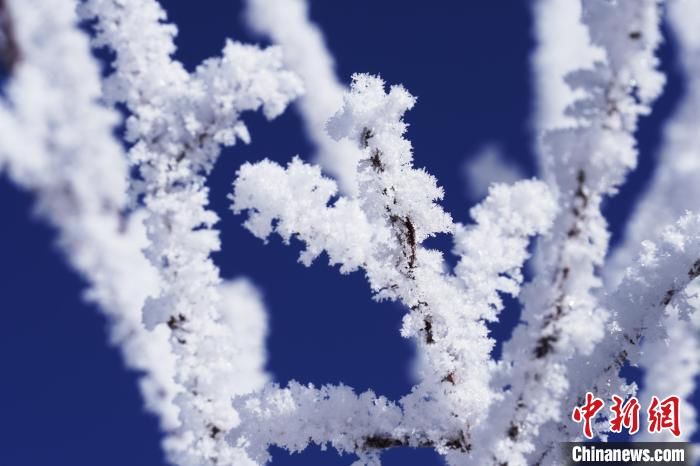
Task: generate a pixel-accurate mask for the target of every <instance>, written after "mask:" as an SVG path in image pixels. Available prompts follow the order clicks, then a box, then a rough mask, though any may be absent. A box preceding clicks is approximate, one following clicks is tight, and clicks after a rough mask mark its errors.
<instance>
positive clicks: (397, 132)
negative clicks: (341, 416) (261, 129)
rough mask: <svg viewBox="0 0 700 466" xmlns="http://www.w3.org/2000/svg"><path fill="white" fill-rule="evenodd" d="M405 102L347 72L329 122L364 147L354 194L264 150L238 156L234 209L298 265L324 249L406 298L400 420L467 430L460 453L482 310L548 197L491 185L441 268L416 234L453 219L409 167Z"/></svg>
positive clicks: (446, 434)
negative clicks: (284, 245)
mask: <svg viewBox="0 0 700 466" xmlns="http://www.w3.org/2000/svg"><path fill="white" fill-rule="evenodd" d="M413 103H414V99H413V97H412V96H411V95H410V94H408V92H406V90H405V89H403V88H402V87H400V86H394V87H392V88H391V89H390V90H389V92H388V93H387V92H385V90H384V83H383V82H382V81H381V80H380V79H378V78H375V77H371V76H368V75H356V76H354V77H353V85H352V88H351V91H350V93H349V94H347V96H346V98H345V104H344V107H343V109H342V110H341V111H340V112H339V113H337V114H336V116H335V117H334V118H333V119H332V120H331V121H330V123H329V131H330V133H331V135H333V136H334V137H336V138H341V137H342V138H348V139H350V140H352V141H354V142H355V143H356V144H357V145H358V146H359V148H360V149H361V150H362V154H363V157H362V159H361V160H360V163H359V164H358V166H357V180H358V186H357V192H358V195H357V197H356V198H353V199H348V198H345V197H340V198H338V199H337V200H336V201H334V202H331V198H333V197H334V196H335V195H336V193H337V187H336V185H335V183H334V182H333V181H331V180H329V179H326V178H323V177H322V175H321V172H320V169H319V168H318V167H313V166H309V165H306V164H304V163H303V162H301V161H300V160H299V159H295V160H293V161H292V162H291V163H290V164H289V166H288V167H287V168H286V169H285V168H283V167H280V166H279V165H277V164H275V163H272V162H269V161H263V162H261V163H258V164H255V165H250V164H246V165H244V166H243V167H241V170H240V172H239V174H238V178H237V180H236V182H235V184H234V194H233V201H234V202H233V210H234V212H241V211H244V210H247V211H248V212H249V218H248V220H247V221H246V222H245V226H246V228H248V229H249V230H250V231H251V232H252V233H253V234H255V235H256V236H258V237H260V238H263V239H266V238H267V237H268V236H269V235H270V234H271V233H273V232H276V233H278V234H279V235H280V236H281V237H282V238H283V239H284V240H285V241H286V242H289V241H290V239H291V238H292V237H297V238H299V239H300V240H301V241H302V242H304V243H305V244H306V249H305V250H304V251H303V252H302V253H301V256H300V260H301V261H302V262H303V263H305V264H306V265H308V264H309V263H310V262H311V261H312V260H313V259H315V258H316V257H317V256H318V255H320V254H321V253H322V252H324V251H325V252H326V253H327V254H328V256H329V262H330V263H331V264H332V265H333V264H339V265H340V270H341V272H343V273H347V272H351V271H353V270H356V269H358V268H362V269H364V271H365V274H366V276H367V278H368V280H369V282H370V286H371V288H372V290H373V291H374V292H375V298H376V299H391V300H397V301H400V302H402V303H404V305H406V307H407V308H408V309H410V313H409V314H407V315H406V317H405V318H404V325H403V328H402V335H404V336H405V337H412V338H414V339H415V340H416V341H417V343H418V344H419V347H420V348H421V353H422V355H421V358H422V361H421V364H420V368H421V369H420V371H421V378H422V381H421V383H420V384H419V385H418V386H416V387H415V388H414V390H413V391H412V393H410V394H409V395H407V396H405V397H404V398H403V399H402V400H401V406H402V408H403V411H404V416H405V420H404V422H405V423H406V425H408V426H410V427H411V428H413V429H418V430H419V431H421V432H426V433H428V432H430V433H431V434H430V435H428V434H426V435H427V437H426V438H424V439H423V441H425V442H427V441H429V442H432V443H433V444H434V445H435V446H436V448H437V449H438V450H441V451H443V452H445V451H447V450H449V448H448V447H447V443H448V442H450V441H453V439H454V438H464V439H465V441H464V443H463V444H462V445H461V447H460V448H459V450H461V451H462V452H467V451H468V450H469V449H470V448H471V446H470V444H469V438H468V437H469V434H468V432H469V429H470V426H472V425H474V424H476V423H478V422H480V421H481V420H482V416H483V413H484V411H485V408H486V407H487V406H488V405H489V404H490V403H491V402H492V401H493V399H494V394H493V392H491V391H490V390H489V388H488V384H489V377H490V375H489V374H490V368H489V366H490V364H489V352H490V350H491V347H492V344H493V341H492V340H491V339H490V338H488V336H487V330H486V327H485V325H484V319H494V318H495V316H496V315H497V313H498V311H500V310H501V308H502V303H501V302H500V299H499V297H498V292H506V293H512V294H517V292H518V290H519V285H520V282H521V281H522V276H521V273H520V267H521V266H522V263H523V262H524V260H525V259H526V258H527V252H526V250H527V244H528V238H529V237H530V236H532V235H535V234H537V233H541V232H544V231H545V230H546V229H547V228H548V227H549V225H550V223H551V220H552V218H553V215H554V211H555V206H554V203H553V200H552V199H551V197H550V196H549V193H548V191H547V190H546V188H545V187H544V185H543V184H541V183H538V182H535V181H523V182H521V183H518V184H516V185H515V186H513V187H507V186H496V187H495V188H493V189H492V191H491V193H490V196H489V197H488V198H487V200H486V201H484V203H483V204H482V205H480V206H478V207H477V208H475V209H474V210H473V211H472V216H473V218H474V219H475V220H476V222H477V226H474V227H470V228H466V227H458V228H457V231H458V234H457V238H456V246H455V251H456V253H457V254H459V255H461V256H462V257H463V258H462V260H461V261H460V263H459V265H458V266H457V268H456V270H455V272H456V274H455V275H452V274H450V273H449V272H447V271H446V270H445V265H444V263H443V259H442V254H441V253H440V252H439V251H436V250H431V249H427V248H425V247H424V246H423V245H422V243H423V241H425V239H427V238H428V237H430V236H433V235H435V234H437V233H443V232H444V233H448V232H452V231H454V230H455V227H454V226H453V224H452V222H451V219H450V217H449V216H448V215H447V214H446V213H445V212H444V211H443V210H442V209H441V208H440V207H439V206H438V205H437V204H436V203H435V201H436V200H439V199H440V198H441V197H442V190H441V189H440V188H438V187H437V186H436V184H435V180H434V179H433V178H432V177H431V176H430V175H428V174H427V173H426V172H425V171H423V170H417V169H414V168H412V153H411V146H410V143H409V142H408V141H407V140H406V139H404V138H403V135H404V132H405V129H406V125H405V123H404V122H403V119H402V117H403V113H404V112H405V111H406V110H407V109H409V108H410V107H412V105H413ZM504 246H507V247H510V248H512V249H506V250H505V251H504ZM375 434H376V432H366V433H365V435H366V436H367V435H375ZM328 435H333V433H329V434H328Z"/></svg>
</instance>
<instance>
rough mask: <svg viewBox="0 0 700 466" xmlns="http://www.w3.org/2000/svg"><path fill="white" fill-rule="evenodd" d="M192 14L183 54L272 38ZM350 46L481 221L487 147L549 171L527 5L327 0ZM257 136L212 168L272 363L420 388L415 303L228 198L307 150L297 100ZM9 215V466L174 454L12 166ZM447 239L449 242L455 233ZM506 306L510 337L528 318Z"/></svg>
mask: <svg viewBox="0 0 700 466" xmlns="http://www.w3.org/2000/svg"><path fill="white" fill-rule="evenodd" d="M164 3H165V5H166V8H167V9H168V11H169V15H170V18H171V19H172V20H173V21H174V22H175V23H176V24H177V25H178V26H179V28H180V34H179V38H178V40H177V43H178V46H179V51H178V55H177V57H178V58H179V59H181V60H182V61H183V62H184V63H185V64H186V65H187V66H188V67H189V68H193V67H194V66H195V65H196V64H197V63H199V61H201V60H202V59H204V58H207V57H209V56H212V55H216V54H218V52H219V51H220V49H221V47H222V45H223V42H224V40H225V38H227V37H231V38H234V39H238V40H242V41H246V42H249V41H255V42H260V38H258V37H255V36H253V35H251V34H250V33H249V31H247V30H246V28H245V26H244V24H243V23H242V21H241V19H240V13H241V11H240V6H241V2H238V1H231V0H226V1H225V0H208V1H201V2H186V1H170V2H164ZM311 14H312V17H313V19H314V20H315V21H316V22H317V23H318V24H319V25H320V26H321V27H322V29H323V31H324V33H325V35H326V38H327V41H328V45H329V48H330V49H331V51H332V52H333V54H334V55H335V57H336V61H337V71H338V75H339V77H340V78H341V79H342V80H343V81H345V82H347V81H349V78H350V75H351V74H352V73H354V72H370V73H378V74H381V76H382V77H383V78H384V79H385V80H386V81H387V82H389V83H402V84H404V85H405V86H406V87H407V88H408V89H409V90H410V91H411V93H413V94H414V95H416V96H418V104H417V105H416V107H415V108H414V109H413V110H412V111H411V112H409V114H408V115H407V118H406V119H407V121H408V123H409V124H410V128H409V132H408V138H409V139H411V141H412V142H413V145H414V149H415V159H416V165H417V166H424V167H426V168H427V170H428V171H429V172H430V173H432V174H433V175H435V176H436V177H437V179H438V180H439V183H440V184H441V185H442V186H443V187H444V188H445V191H446V196H445V202H444V205H445V206H446V208H447V210H448V211H449V212H451V213H452V215H453V216H454V218H455V219H456V220H459V221H462V222H466V221H467V219H468V209H469V207H470V206H471V200H470V199H468V198H467V197H466V195H465V191H466V190H465V187H464V177H463V172H462V170H461V167H462V165H463V163H464V160H465V159H466V158H468V157H469V156H473V155H474V154H475V153H476V152H477V151H478V150H479V148H481V147H483V146H484V145H486V144H497V145H498V146H499V147H500V148H501V149H502V151H503V153H504V154H505V155H506V156H507V157H508V158H509V159H510V160H511V161H512V163H514V164H517V165H518V166H519V168H520V169H521V170H522V171H523V172H524V173H525V174H527V175H528V176H530V175H534V174H535V163H534V155H533V153H532V147H533V134H532V131H531V128H530V124H531V123H530V118H531V115H532V113H533V107H532V94H533V92H532V78H531V70H530V66H529V55H530V53H531V50H532V47H533V45H534V42H533V37H532V32H531V21H532V18H531V16H530V12H529V7H528V2H525V1H515V2H505V1H493V0H471V1H468V2H454V1H448V0H435V1H433V2H431V3H430V8H428V7H426V6H425V3H423V2H407V1H405V0H403V1H401V0H384V1H381V2H379V1H376V0H353V1H343V2H341V1H320V0H317V1H312V9H311ZM661 56H662V67H663V69H664V70H665V71H666V72H667V73H669V81H668V85H667V87H666V90H665V92H664V94H663V96H662V97H661V98H660V99H659V101H658V102H657V103H656V104H655V111H654V114H653V116H651V117H647V118H645V119H643V121H642V123H641V126H640V130H639V142H640V152H641V154H640V167H639V169H638V170H637V171H636V172H635V173H634V174H633V175H632V179H631V183H630V184H629V185H628V186H626V187H625V188H623V190H622V191H621V194H620V195H619V196H618V198H617V199H615V200H614V201H612V202H610V203H609V204H608V205H607V206H606V214H607V215H608V218H609V220H610V222H611V224H612V226H613V229H614V234H615V236H614V241H615V240H616V239H617V238H618V235H619V231H620V225H621V224H622V223H623V222H624V220H625V219H626V218H627V216H628V215H629V212H630V210H631V208H632V206H633V203H634V200H635V198H636V196H638V194H639V193H640V190H641V189H642V188H643V186H644V183H645V182H646V180H647V179H648V177H649V173H650V171H651V169H652V168H653V165H654V155H655V152H654V151H655V149H656V148H657V146H658V143H659V136H660V131H661V129H662V128H663V122H664V121H665V119H666V118H667V117H668V115H670V114H671V113H672V111H673V109H674V108H675V105H676V104H677V102H678V100H679V98H680V96H681V94H682V90H683V83H682V81H681V79H680V78H679V77H678V75H677V73H675V71H674V70H675V56H674V49H673V44H672V43H671V42H668V41H667V42H666V44H665V45H664V46H663V48H662V51H661ZM247 121H248V123H249V126H250V129H251V133H252V137H253V142H252V144H250V145H249V146H238V147H234V148H231V149H228V150H226V151H225V152H224V154H223V155H222V158H221V160H220V161H219V162H218V164H217V166H216V168H215V170H214V173H213V175H212V179H211V204H212V206H213V207H214V209H215V210H216V211H217V212H218V213H219V215H220V216H221V218H222V220H221V222H220V227H221V230H222V235H221V237H222V242H223V249H222V251H221V252H220V253H217V254H216V255H215V261H216V263H217V264H218V265H219V266H220V268H221V271H222V275H223V277H224V278H233V277H237V276H240V275H246V276H248V277H250V278H251V280H252V281H253V282H254V283H255V284H257V285H258V286H259V287H260V288H261V290H262V292H263V294H264V297H265V302H266V305H267V308H268V310H269V312H270V334H269V339H268V350H269V364H268V369H269V370H270V371H271V372H272V374H273V375H274V377H275V379H276V380H277V381H278V382H280V383H285V382H287V381H289V380H291V379H296V380H299V381H300V382H304V383H307V382H311V383H314V384H317V385H319V384H327V383H330V384H337V383H339V382H343V383H345V384H347V385H350V386H352V387H354V388H356V389H357V390H360V391H363V390H367V389H369V388H372V389H373V390H375V391H376V392H377V393H379V394H382V395H386V396H387V397H389V398H392V399H397V398H399V397H400V396H402V395H403V394H405V393H406V392H408V391H409V390H410V387H411V375H410V361H411V358H412V354H413V348H412V345H411V344H410V342H409V341H407V340H404V339H402V338H401V337H400V335H399V333H398V329H399V326H400V321H401V317H402V315H403V310H402V309H401V308H400V307H399V306H397V305H393V304H389V303H382V304H378V303H374V302H372V301H371V299H370V292H369V288H368V286H367V283H366V281H365V279H364V278H363V277H362V275H361V274H360V273H354V274H351V275H348V276H343V275H340V274H339V273H338V272H337V270H334V269H331V268H329V267H328V265H327V264H326V263H325V259H324V258H321V259H320V260H318V261H317V262H316V263H315V264H313V265H312V266H311V267H310V268H305V267H303V266H302V265H300V264H298V263H297V261H296V258H297V254H298V250H299V245H294V244H293V246H292V247H288V246H285V245H283V244H281V243H280V241H279V240H277V239H273V240H271V241H270V244H268V245H264V244H263V243H262V242H261V241H259V240H257V239H255V238H254V237H253V236H252V235H251V234H249V233H248V232H247V231H246V230H244V229H243V228H242V227H241V222H242V217H235V216H233V215H232V214H231V213H230V211H229V210H228V204H229V201H228V200H227V197H226V196H227V194H228V193H229V192H230V189H231V183H232V181H233V179H234V176H235V172H236V170H237V168H238V166H240V164H241V163H242V162H244V161H253V160H260V159H262V158H264V157H268V158H271V159H273V160H277V161H280V162H286V161H288V160H289V159H291V157H292V156H294V155H296V154H298V155H300V156H301V157H302V158H307V159H308V157H309V154H311V153H312V152H313V151H312V148H311V146H310V144H309V142H308V141H307V140H306V138H305V137H304V134H303V131H302V126H301V122H300V119H299V117H298V115H297V112H296V110H295V109H294V108H292V109H291V110H290V111H288V112H286V113H285V114H284V115H283V116H282V117H280V118H278V119H277V120H275V121H274V122H272V123H268V122H266V121H265V120H264V118H263V117H262V116H261V115H248V117H247ZM0 199H2V201H1V202H2V206H3V211H4V212H3V215H4V217H3V218H4V221H3V222H2V224H3V228H2V232H1V233H0V237H1V238H2V241H0V258H1V259H0V290H1V291H2V302H3V316H2V323H3V329H4V332H2V333H3V337H2V338H1V339H0V367H1V368H2V373H3V377H2V379H1V380H0V419H1V420H2V422H0V465H3V466H4V465H8V466H44V465H60V466H96V465H100V466H125V465H129V466H158V465H164V464H165V462H164V460H163V458H162V454H161V452H160V447H159V439H160V434H159V432H158V427H157V422H156V420H155V419H154V418H153V417H152V416H150V415H149V414H147V413H145V412H144V410H143V408H142V406H141V400H140V397H139V394H138V389H137V386H136V380H137V374H135V373H133V372H128V371H126V370H125V369H124V368H123V364H122V362H121V359H120V356H119V353H118V351H117V350H116V349H114V348H112V347H110V346H109V345H108V343H107V340H106V330H105V321H104V319H103V318H102V317H101V315H100V314H99V313H98V311H97V310H96V309H94V308H93V307H92V306H90V305H87V304H85V303H84V302H83V301H82V300H81V293H82V291H83V290H84V281H83V280H82V279H81V278H80V277H78V276H77V275H76V274H75V273H74V272H73V271H72V270H71V269H69V268H68V267H67V265H66V264H65V262H64V260H63V258H62V257H61V254H60V253H59V252H58V251H57V248H56V247H55V246H54V240H55V234H54V232H53V231H52V230H51V229H50V228H49V227H47V226H46V225H45V224H44V223H43V222H41V221H37V220H36V219H34V218H33V217H32V215H31V214H30V212H31V207H32V196H31V194H28V193H25V192H20V191H18V190H17V189H16V188H14V187H13V186H11V185H10V184H9V183H8V181H7V180H6V178H4V177H0ZM434 244H435V245H437V246H439V247H444V248H447V247H449V245H448V243H447V242H446V241H444V239H437V240H435V241H434ZM517 320H518V313H517V307H516V306H512V305H511V306H509V307H508V309H507V311H506V315H505V316H504V324H502V325H500V326H497V327H496V328H495V329H494V331H495V334H496V336H497V337H498V338H500V339H502V338H503V337H504V336H505V335H507V334H508V332H509V330H510V327H512V325H513V323H515V322H517ZM274 458H275V461H274V464H275V465H305V466H309V465H311V466H313V465H324V466H332V465H336V464H337V465H347V464H350V463H351V462H352V461H351V458H349V457H345V458H340V457H338V455H337V454H336V453H335V452H325V453H324V452H320V451H319V450H318V449H313V448H312V449H310V451H308V452H306V453H304V454H302V455H294V456H292V457H290V456H288V455H286V454H285V453H283V452H281V451H279V450H275V452H274ZM384 464H385V465H388V466H391V465H409V466H410V465H421V466H430V465H438V464H442V462H441V461H440V459H439V457H438V456H437V455H436V454H434V453H431V452H428V451H419V452H416V451H405V450H404V451H392V452H390V453H387V454H385V456H384Z"/></svg>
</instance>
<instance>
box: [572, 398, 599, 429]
mask: <svg viewBox="0 0 700 466" xmlns="http://www.w3.org/2000/svg"><path fill="white" fill-rule="evenodd" d="M604 405H605V403H604V402H603V400H601V399H600V398H596V397H595V396H593V393H591V392H587V393H586V403H585V404H584V405H583V406H577V407H576V408H574V412H573V413H571V419H573V420H574V422H579V423H580V422H581V421H583V435H585V436H586V438H589V439H592V438H593V429H592V428H591V420H592V419H593V418H594V417H595V415H596V414H598V411H600V410H601V409H602V408H603V406H604Z"/></svg>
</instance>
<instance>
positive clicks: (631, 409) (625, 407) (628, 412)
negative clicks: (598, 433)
mask: <svg viewBox="0 0 700 466" xmlns="http://www.w3.org/2000/svg"><path fill="white" fill-rule="evenodd" d="M612 399H613V403H614V404H613V406H612V407H611V408H610V410H611V411H612V412H613V415H614V416H613V418H612V419H610V430H611V431H612V432H622V428H623V427H625V428H627V430H628V431H629V433H630V434H636V433H637V432H638V431H639V400H637V398H635V397H632V398H630V399H629V400H627V402H626V403H623V400H622V398H620V397H619V396H617V395H613V396H612Z"/></svg>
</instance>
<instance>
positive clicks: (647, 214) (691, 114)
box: [606, 0, 700, 438]
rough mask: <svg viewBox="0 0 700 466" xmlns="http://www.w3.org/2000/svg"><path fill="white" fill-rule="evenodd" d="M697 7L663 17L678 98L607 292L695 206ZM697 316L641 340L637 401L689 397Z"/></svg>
mask: <svg viewBox="0 0 700 466" xmlns="http://www.w3.org/2000/svg"><path fill="white" fill-rule="evenodd" d="M699 7H700V4H698V3H697V2H694V1H692V0H678V1H673V2H669V4H668V7H667V12H668V15H667V18H668V23H669V26H670V27H671V29H672V32H673V33H674V37H675V41H676V44H677V45H678V57H679V61H680V67H681V70H682V71H684V76H685V78H686V82H685V85H684V89H685V92H684V95H683V99H682V100H681V101H680V103H679V108H678V110H677V111H676V114H675V115H674V116H673V117H672V118H671V119H670V120H669V121H668V123H667V124H666V127H665V131H664V136H663V144H662V146H661V148H660V149H659V151H658V152H659V156H658V161H657V167H656V170H655V172H654V175H653V178H652V181H651V183H650V187H649V188H648V189H647V191H646V192H645V193H644V195H643V196H642V198H641V199H640V201H639V203H638V204H637V206H636V207H635V210H634V214H633V215H632V218H631V219H630V221H629V222H628V224H627V226H626V230H625V239H624V242H623V244H622V245H621V246H620V247H619V248H618V249H617V250H615V251H614V254H613V256H612V258H611V259H610V261H609V265H608V267H607V268H606V280H607V287H608V289H610V290H613V289H614V287H615V286H616V285H617V284H618V283H619V281H620V277H621V276H623V275H624V273H625V269H626V268H627V267H629V266H630V265H631V264H634V262H635V259H636V257H635V256H636V255H638V254H639V251H640V244H641V243H642V241H644V240H646V239H650V238H653V237H654V236H656V235H659V234H661V233H662V232H663V228H664V226H665V225H668V224H670V223H671V222H673V221H674V220H675V219H676V218H678V217H681V216H682V215H683V214H684V213H685V212H686V211H689V210H695V209H696V208H697V199H698V198H700V191H699V188H698V187H699V186H700V162H699V160H700V159H699V158H698V156H699V155H700V153H699V151H700V138H698V135H697V124H698V121H699V118H700V34H698V29H697V22H698V21H700V8H699ZM696 293H697V292H696V291H693V292H691V293H690V295H691V296H690V297H684V298H683V300H684V301H687V305H689V306H691V307H693V308H697V306H698V302H697V299H695V298H694V297H693V296H692V295H694V294H696ZM698 318H699V317H698V314H697V313H696V314H695V316H693V317H692V319H691V320H690V321H688V320H687V318H683V316H679V315H678V312H677V310H675V311H673V312H669V315H668V316H666V317H665V319H666V322H665V324H664V328H665V329H666V336H665V338H662V339H658V340H650V341H645V342H644V347H643V348H644V350H643V351H642V353H641V355H640V358H639V365H640V367H642V368H644V369H645V370H646V373H645V377H644V384H643V385H644V391H643V392H642V393H641V394H640V399H641V400H648V399H649V398H650V397H651V396H652V394H658V396H660V397H662V396H667V395H670V394H671V391H673V392H674V393H673V394H677V395H679V396H681V397H686V398H689V397H690V396H691V395H692V392H693V389H694V387H695V378H696V377H697V375H698V373H700V359H699V358H698V354H699V352H698V345H699V344H700V327H698V325H699V322H700V321H698ZM681 406H682V414H683V416H684V418H683V420H682V421H681V422H682V425H683V435H684V436H686V435H687V436H688V438H689V436H690V435H691V434H692V432H693V431H694V430H695V427H696V425H695V424H696V422H695V419H694V418H695V415H694V409H693V407H692V404H691V403H690V400H689V399H688V401H687V402H685V403H682V405H681Z"/></svg>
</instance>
